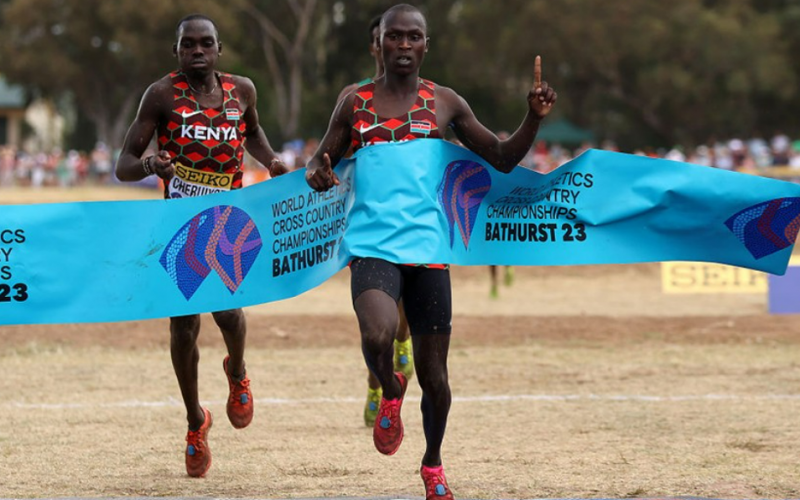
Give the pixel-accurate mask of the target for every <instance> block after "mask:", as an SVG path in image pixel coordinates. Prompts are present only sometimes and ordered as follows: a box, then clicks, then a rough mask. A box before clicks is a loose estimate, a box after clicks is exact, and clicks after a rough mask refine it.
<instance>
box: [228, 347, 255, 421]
mask: <svg viewBox="0 0 800 500" xmlns="http://www.w3.org/2000/svg"><path fill="white" fill-rule="evenodd" d="M229 359H230V356H225V359H223V360H222V369H223V370H225V376H227V377H228V404H227V405H226V406H225V410H227V412H228V420H230V421H231V425H233V426H234V427H236V428H237V429H243V428H245V427H247V426H248V425H250V422H251V421H252V420H253V393H252V392H250V379H249V378H247V372H245V373H244V376H243V377H242V380H239V381H236V380H234V379H233V377H231V374H230V373H229V372H228V360H229Z"/></svg>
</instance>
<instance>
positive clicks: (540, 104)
mask: <svg viewBox="0 0 800 500" xmlns="http://www.w3.org/2000/svg"><path fill="white" fill-rule="evenodd" d="M557 98H558V94H556V91H555V90H553V89H552V88H551V87H550V86H549V85H547V82H543V81H542V58H541V56H536V60H535V62H534V63H533V88H531V91H530V92H528V107H529V108H530V110H531V111H532V112H533V113H534V114H535V115H536V116H538V117H539V118H540V119H541V118H544V117H545V116H547V115H548V114H549V113H550V110H551V109H553V104H555V103H556V99H557Z"/></svg>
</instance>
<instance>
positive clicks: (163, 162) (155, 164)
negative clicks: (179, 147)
mask: <svg viewBox="0 0 800 500" xmlns="http://www.w3.org/2000/svg"><path fill="white" fill-rule="evenodd" d="M174 163H175V160H174V159H173V158H172V156H171V155H170V154H169V151H164V150H163V149H162V150H161V151H159V152H158V153H157V154H156V155H155V156H153V157H152V158H150V167H151V168H152V169H153V172H155V174H156V175H157V176H159V177H161V178H162V179H164V180H165V181H168V180H170V179H172V177H173V176H175V165H174Z"/></svg>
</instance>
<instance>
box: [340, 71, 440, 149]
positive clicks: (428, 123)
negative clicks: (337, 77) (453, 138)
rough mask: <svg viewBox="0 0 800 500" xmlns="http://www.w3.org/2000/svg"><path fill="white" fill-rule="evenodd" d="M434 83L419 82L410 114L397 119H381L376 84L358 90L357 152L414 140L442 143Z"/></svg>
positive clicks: (354, 139)
mask: <svg viewBox="0 0 800 500" xmlns="http://www.w3.org/2000/svg"><path fill="white" fill-rule="evenodd" d="M433 89H434V83H433V82H431V81H428V80H423V79H422V78H420V79H419V87H418V90H417V101H416V102H415V103H414V105H413V106H411V109H410V110H408V113H406V114H405V115H402V116H398V117H396V118H384V117H382V116H378V113H376V112H375V107H374V105H373V102H372V100H373V96H374V93H375V82H374V81H372V80H368V81H366V82H365V83H363V84H362V85H361V86H359V87H358V89H356V93H355V99H354V100H353V129H352V133H351V137H352V146H353V151H357V150H358V149H359V148H361V147H363V146H369V145H371V144H375V143H378V142H400V141H408V140H411V139H424V138H429V139H439V138H441V135H440V134H439V127H438V126H437V124H436V101H435V99H434V90H433Z"/></svg>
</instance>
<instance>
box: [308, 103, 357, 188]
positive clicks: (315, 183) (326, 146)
mask: <svg viewBox="0 0 800 500" xmlns="http://www.w3.org/2000/svg"><path fill="white" fill-rule="evenodd" d="M353 99H354V97H353V94H352V93H350V94H348V95H346V96H345V97H344V98H343V99H341V100H339V101H338V102H337V103H336V108H334V110H333V115H331V120H330V122H329V123H328V130H327V132H325V136H324V137H323V138H322V141H320V144H319V148H317V151H316V152H315V153H314V156H312V157H311V159H310V160H309V161H308V164H307V165H306V182H308V185H309V186H311V187H312V188H313V189H315V190H317V191H327V190H328V189H330V188H332V187H333V186H335V185H338V184H339V178H338V177H337V176H336V174H335V173H334V172H333V166H335V165H336V164H337V163H338V162H339V160H341V159H342V157H343V156H344V154H345V153H346V152H347V149H348V146H349V145H350V127H351V126H352V125H351V122H352V119H353Z"/></svg>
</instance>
